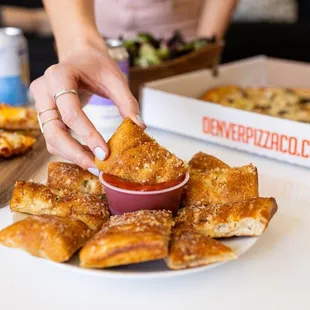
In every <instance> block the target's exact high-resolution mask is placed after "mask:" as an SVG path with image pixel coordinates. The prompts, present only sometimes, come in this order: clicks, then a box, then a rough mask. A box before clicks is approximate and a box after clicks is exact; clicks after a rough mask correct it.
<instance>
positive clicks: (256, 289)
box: [0, 130, 310, 310]
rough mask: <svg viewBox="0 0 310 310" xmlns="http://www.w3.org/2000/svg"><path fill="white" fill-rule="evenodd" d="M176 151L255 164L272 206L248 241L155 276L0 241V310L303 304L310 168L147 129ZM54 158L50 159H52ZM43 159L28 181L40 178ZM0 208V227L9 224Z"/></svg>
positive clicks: (309, 304) (309, 267) (219, 309)
mask: <svg viewBox="0 0 310 310" xmlns="http://www.w3.org/2000/svg"><path fill="white" fill-rule="evenodd" d="M150 133H151V134H152V135H153V136H154V137H155V138H156V139H157V140H158V141H159V142H160V143H161V144H162V145H164V146H166V147H168V148H169V150H171V151H173V152H175V153H176V154H177V155H178V156H180V157H182V158H184V159H186V160H187V159H189V158H190V157H191V156H192V155H193V154H194V153H195V152H197V151H204V152H207V153H210V154H213V155H215V156H217V157H219V158H220V159H222V160H224V161H225V162H227V163H228V164H230V165H232V166H241V165H244V164H248V163H249V162H252V163H253V164H255V165H256V166H257V167H258V170H259V177H260V194H261V196H274V197H276V199H277V201H278V205H279V211H278V213H277V214H276V216H275V217H274V219H273V220H272V222H271V224H270V226H269V228H268V229H267V231H266V232H265V234H264V235H263V236H262V237H261V239H260V240H259V241H258V242H257V243H256V245H255V246H254V247H253V248H252V249H251V250H250V251H249V252H247V253H246V254H245V255H244V256H242V257H240V258H239V259H238V260H236V261H233V262H230V263H228V264H225V265H222V266H220V267H218V268H214V269H211V270H209V271H205V272H202V273H196V274H192V275H187V276H183V277H179V278H168V279H167V278H166V279H163V280H160V279H157V280H142V279H140V280H128V279H127V280H119V279H118V280H116V279H105V278H100V277H93V276H87V275H84V274H80V273H74V272H71V271H68V270H66V269H63V268H59V267H57V266H55V265H53V264H50V263H49V262H47V261H44V260H42V259H37V258H34V257H31V256H30V255H28V254H27V253H24V252H22V251H19V250H12V249H7V248H5V247H1V246H0V309H1V310H11V309H32V310H37V309H38V310H49V309H51V310H55V309H67V310H71V309H74V310H78V309H83V310H85V309H135V310H138V309H143V310H145V309H146V310H151V309H156V310H158V309H180V310H181V309H191V310H195V309H216V310H224V309H225V310H227V309H229V310H235V309H238V310H243V309H247V310H249V309H250V310H256V309H257V310H258V309H259V310H262V309H264V310H266V309H267V310H269V309H272V310H277V309H281V310H286V309H290V310H291V309H295V310H301V309H302V310H303V309H310V241H309V240H310V185H309V183H310V182H309V181H310V170H309V169H305V168H301V167H297V166H293V165H289V164H285V163H280V162H277V161H273V160H269V159H266V158H262V157H258V156H255V155H251V154H247V153H241V152H238V151H234V150H231V149H226V148H222V147H219V146H215V145H212V144H207V143H205V142H200V141H197V140H193V139H188V138H185V137H181V136H175V135H172V134H168V133H164V132H159V131H155V130H150ZM54 159H55V158H54ZM45 173H46V165H44V166H43V167H42V168H40V170H39V172H38V173H37V174H36V176H35V177H34V179H35V180H43V179H45ZM10 220H11V218H10V216H9V212H8V211H7V210H5V209H0V229H1V228H3V227H5V226H7V225H9V224H10Z"/></svg>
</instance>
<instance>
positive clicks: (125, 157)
mask: <svg viewBox="0 0 310 310" xmlns="http://www.w3.org/2000/svg"><path fill="white" fill-rule="evenodd" d="M108 146H109V149H110V156H109V158H108V159H107V160H105V161H99V160H98V159H96V165H97V166H98V168H99V169H100V170H102V171H104V172H105V173H107V174H111V175H115V176H117V177H120V178H122V179H125V180H128V181H131V182H137V183H143V184H156V183H161V182H167V181H171V180H178V179H179V178H180V177H182V176H184V175H185V173H186V167H185V164H184V162H183V161H182V160H181V159H179V158H177V157H176V156H175V155H173V154H171V153H170V152H168V151H167V150H166V149H165V148H163V147H161V146H160V145H159V144H158V143H157V142H156V141H155V140H154V139H152V138H151V137H149V136H148V135H147V134H146V133H144V131H143V130H142V129H141V128H140V127H138V126H137V125H136V124H134V123H133V122H132V121H131V120H130V119H129V118H126V119H125V120H124V121H123V123H122V124H121V125H120V126H119V128H118V129H117V131H116V132H115V133H114V135H113V136H112V138H111V139H110V140H109V142H108Z"/></svg>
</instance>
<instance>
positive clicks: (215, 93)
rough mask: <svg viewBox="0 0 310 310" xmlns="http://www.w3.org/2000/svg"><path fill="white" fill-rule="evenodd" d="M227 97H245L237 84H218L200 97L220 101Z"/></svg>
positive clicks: (205, 99)
mask: <svg viewBox="0 0 310 310" xmlns="http://www.w3.org/2000/svg"><path fill="white" fill-rule="evenodd" d="M227 97H230V98H231V99H240V98H242V97H243V91H242V89H241V88H240V87H238V86H236V85H223V86H217V87H214V88H211V89H209V90H208V91H206V92H205V93H204V94H203V95H202V96H201V97H200V99H201V100H204V101H210V102H219V103H220V102H221V101H222V100H224V99H226V98H227Z"/></svg>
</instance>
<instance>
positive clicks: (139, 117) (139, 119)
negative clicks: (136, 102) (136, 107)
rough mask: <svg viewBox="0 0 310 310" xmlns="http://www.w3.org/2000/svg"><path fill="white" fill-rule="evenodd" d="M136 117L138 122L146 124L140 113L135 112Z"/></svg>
mask: <svg viewBox="0 0 310 310" xmlns="http://www.w3.org/2000/svg"><path fill="white" fill-rule="evenodd" d="M136 118H137V120H138V121H139V122H140V123H142V124H143V125H144V126H146V124H145V123H144V121H143V120H142V118H141V115H140V114H136Z"/></svg>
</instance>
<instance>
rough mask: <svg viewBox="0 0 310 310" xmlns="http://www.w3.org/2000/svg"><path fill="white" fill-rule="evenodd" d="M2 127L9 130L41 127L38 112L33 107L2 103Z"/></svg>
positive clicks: (0, 119)
mask: <svg viewBox="0 0 310 310" xmlns="http://www.w3.org/2000/svg"><path fill="white" fill-rule="evenodd" d="M0 128H1V129H7V130H27V129H39V124H38V120H37V113H36V111H35V110H33V109H27V108H21V107H13V106H10V105H7V104H4V103H0Z"/></svg>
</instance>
